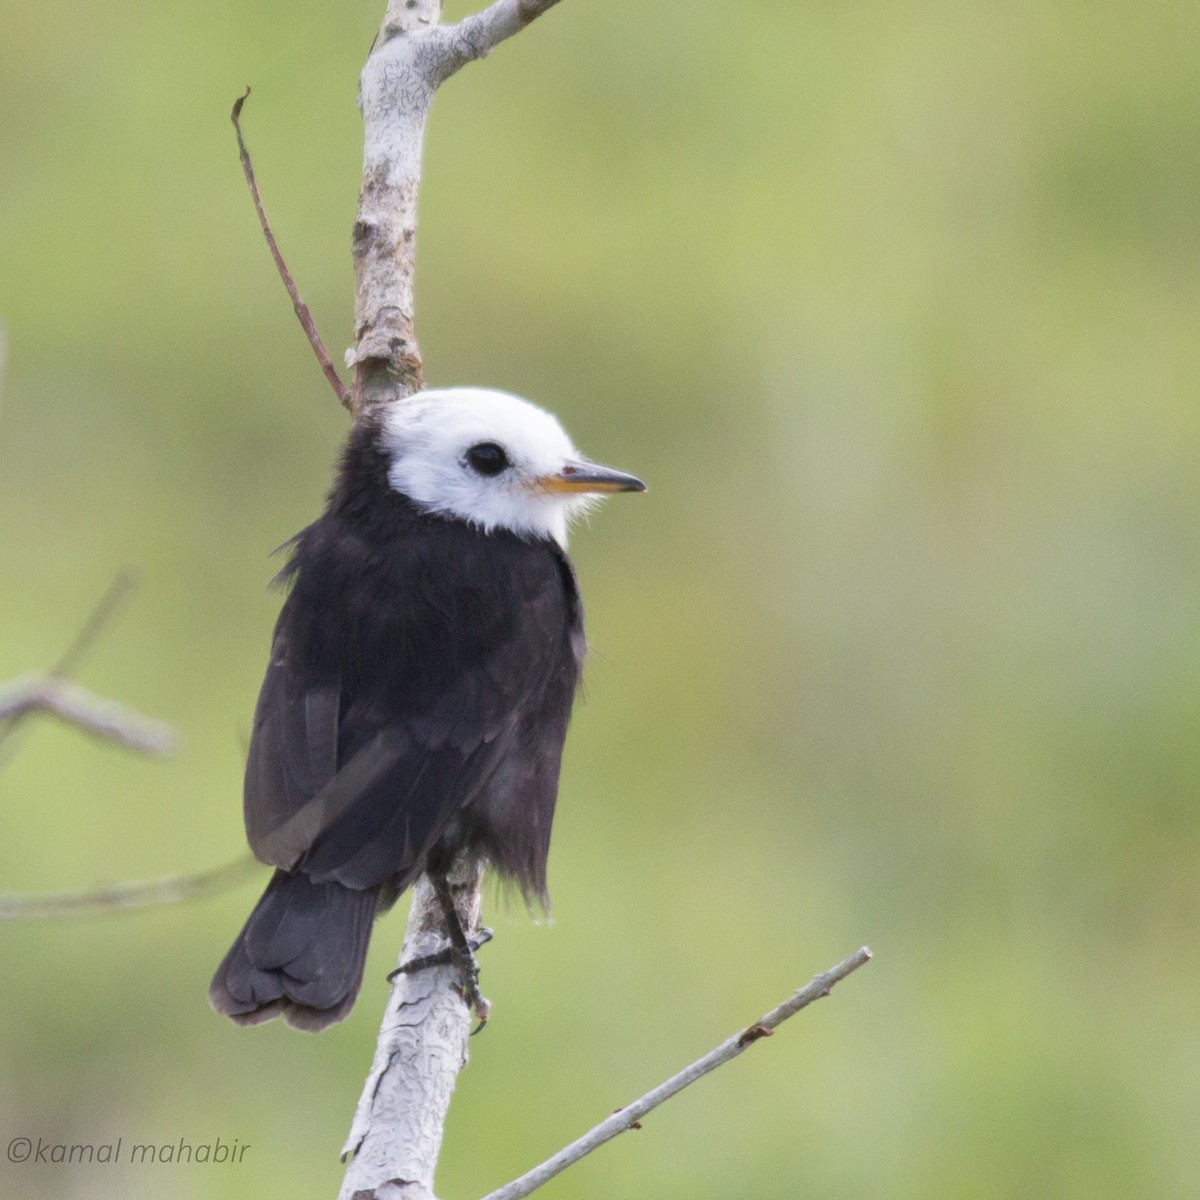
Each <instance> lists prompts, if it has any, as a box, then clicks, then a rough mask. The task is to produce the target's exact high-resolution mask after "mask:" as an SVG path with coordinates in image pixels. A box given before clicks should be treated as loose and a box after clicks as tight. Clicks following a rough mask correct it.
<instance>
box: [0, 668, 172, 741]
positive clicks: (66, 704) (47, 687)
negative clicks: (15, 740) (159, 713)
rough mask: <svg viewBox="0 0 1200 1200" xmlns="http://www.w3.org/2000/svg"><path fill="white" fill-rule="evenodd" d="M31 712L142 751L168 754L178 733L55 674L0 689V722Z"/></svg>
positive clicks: (11, 722)
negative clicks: (42, 714)
mask: <svg viewBox="0 0 1200 1200" xmlns="http://www.w3.org/2000/svg"><path fill="white" fill-rule="evenodd" d="M32 712H44V713H49V714H50V715H51V716H55V717H57V718H58V719H59V720H60V721H65V722H67V724H68V725H74V726H75V727H76V728H77V729H82V730H83V731H84V732H85V733H90V734H92V735H93V737H98V738H102V739H103V740H104V741H108V742H116V743H117V745H120V746H126V747H128V748H129V749H130V750H137V751H139V752H140V753H142V754H152V755H165V754H170V753H171V751H172V750H174V749H175V747H176V745H177V744H178V742H179V735H178V734H177V733H176V731H175V730H174V728H172V726H170V725H167V724H166V723H165V722H163V721H153V720H151V719H150V718H149V717H143V716H142V715H141V714H140V713H136V712H134V711H133V710H132V709H129V708H126V707H125V706H124V705H122V704H118V703H116V701H114V700H105V699H103V698H102V697H100V696H97V695H95V694H93V693H92V692H89V691H88V690H87V688H84V687H80V686H79V684H77V683H71V682H70V681H69V680H66V679H59V678H58V677H57V676H56V675H55V674H53V673H51V674H49V675H31V676H26V677H25V678H24V679H18V680H16V681H14V682H13V683H12V684H10V685H9V686H8V687H7V688H6V689H5V690H4V691H2V692H0V721H5V722H7V724H6V725H5V726H4V728H3V730H2V731H0V732H7V731H8V730H10V729H12V728H13V727H14V725H15V724H16V723H17V722H18V721H22V720H24V719H25V717H27V716H28V715H29V714H30V713H32Z"/></svg>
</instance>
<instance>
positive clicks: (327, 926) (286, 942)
mask: <svg viewBox="0 0 1200 1200" xmlns="http://www.w3.org/2000/svg"><path fill="white" fill-rule="evenodd" d="M377 903H378V889H377V888H368V889H365V890H362V891H359V890H356V889H354V888H348V887H345V886H344V885H343V884H340V883H333V882H330V883H313V882H312V881H311V880H310V879H308V878H307V876H304V875H299V874H296V875H289V874H288V873H287V872H286V871H276V872H275V875H274V876H273V877H272V879H271V882H270V883H269V884H267V890H266V891H265V892H264V893H263V895H262V899H261V900H259V902H258V904H257V905H255V908H254V911H253V912H252V913H251V914H250V917H249V919H248V920H247V921H246V925H245V927H244V928H243V929H242V932H241V933H240V934H238V937H237V940H236V941H235V942H234V943H233V946H232V947H231V948H230V951H229V953H228V954H226V955H225V958H224V960H223V961H222V963H221V965H220V966H219V967H218V968H217V973H216V975H214V976H213V981H212V984H211V986H210V987H209V989H208V998H209V1001H210V1002H211V1003H212V1006H213V1008H215V1009H216V1010H217V1012H219V1013H224V1014H225V1015H226V1016H228V1017H232V1018H233V1020H235V1021H236V1022H237V1023H238V1024H239V1025H258V1024H261V1023H262V1022H263V1021H269V1020H271V1018H272V1017H277V1016H279V1015H280V1014H282V1016H283V1019H284V1020H285V1021H286V1022H287V1023H288V1024H289V1025H291V1026H292V1027H293V1028H295V1029H304V1030H307V1031H308V1032H310V1033H318V1032H320V1030H322V1029H324V1028H325V1026H326V1025H332V1024H333V1022H334V1021H340V1020H341V1019H342V1018H343V1017H344V1016H346V1014H347V1013H348V1012H349V1011H350V1009H351V1008H352V1007H353V1006H354V1000H355V997H356V996H357V995H358V989H359V987H360V986H361V985H362V977H363V964H364V962H365V961H366V957H367V943H368V942H369V941H370V937H371V922H372V920H373V919H374V917H375V909H376V905H377Z"/></svg>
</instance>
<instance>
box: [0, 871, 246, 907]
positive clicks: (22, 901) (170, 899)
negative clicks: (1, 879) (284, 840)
mask: <svg viewBox="0 0 1200 1200" xmlns="http://www.w3.org/2000/svg"><path fill="white" fill-rule="evenodd" d="M262 869H263V868H262V864H261V863H260V862H258V861H256V860H255V859H253V858H251V857H250V856H249V855H246V856H245V857H243V858H239V859H238V860H237V861H236V862H231V863H226V864H225V866H223V867H215V868H213V869H212V870H209V871H200V872H197V873H196V874H194V875H167V876H164V877H163V878H162V879H148V880H140V881H138V882H134V883H113V884H107V885H105V886H103V887H97V888H90V889H88V890H87V891H82V892H45V893H42V894H35V895H27V894H22V893H19V892H0V920H2V921H60V920H63V919H66V918H70V917H94V916H103V915H108V914H112V913H125V912H136V911H138V910H140V909H144V908H156V907H158V906H159V905H163V904H181V903H183V902H184V901H185V900H198V899H200V898H202V897H205V896H215V895H217V894H218V893H220V892H224V891H226V890H228V889H229V888H231V887H234V886H235V885H236V884H239V883H241V882H242V881H243V880H246V879H249V878H250V877H251V876H252V875H254V874H257V873H258V872H259V871H261V870H262Z"/></svg>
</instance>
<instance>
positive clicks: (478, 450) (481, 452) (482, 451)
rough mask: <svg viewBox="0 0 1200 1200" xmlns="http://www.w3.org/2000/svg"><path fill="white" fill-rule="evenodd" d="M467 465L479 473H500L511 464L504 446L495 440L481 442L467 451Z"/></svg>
mask: <svg viewBox="0 0 1200 1200" xmlns="http://www.w3.org/2000/svg"><path fill="white" fill-rule="evenodd" d="M467 465H468V466H469V467H470V468H471V470H472V471H474V472H476V474H479V475H499V474H500V472H501V471H503V470H504V469H505V468H506V467H508V466H510V465H511V464H510V463H509V461H508V455H507V454H505V453H504V447H503V446H497V445H496V443H495V442H480V443H479V445H478V446H472V447H471V448H470V450H468V451H467Z"/></svg>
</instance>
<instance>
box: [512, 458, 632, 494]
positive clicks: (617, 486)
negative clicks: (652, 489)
mask: <svg viewBox="0 0 1200 1200" xmlns="http://www.w3.org/2000/svg"><path fill="white" fill-rule="evenodd" d="M535 486H536V487H539V488H541V490H542V491H545V492H553V493H557V494H562V493H572V492H574V493H581V494H588V493H591V494H595V495H608V494H609V493H611V492H644V491H645V490H646V485H645V484H644V483H643V482H642V481H641V480H640V479H639V478H638V477H637V476H636V475H626V474H625V472H624V471H614V470H613V469H612V468H611V467H598V466H597V465H596V464H595V463H588V462H569V463H566V464H565V465H564V466H563V469H562V470H561V471H559V472H558V474H556V475H541V476H539V477H538V479H537V480H536V483H535Z"/></svg>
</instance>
